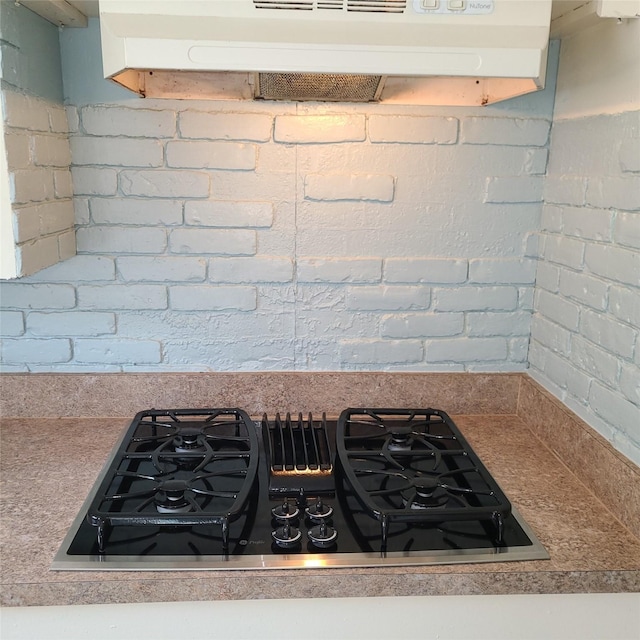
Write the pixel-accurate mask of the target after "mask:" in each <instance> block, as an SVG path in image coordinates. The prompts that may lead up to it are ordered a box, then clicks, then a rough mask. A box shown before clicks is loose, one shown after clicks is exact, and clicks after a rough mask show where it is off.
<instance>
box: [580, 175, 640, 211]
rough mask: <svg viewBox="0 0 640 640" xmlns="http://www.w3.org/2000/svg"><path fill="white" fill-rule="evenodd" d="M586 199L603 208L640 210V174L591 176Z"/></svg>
mask: <svg viewBox="0 0 640 640" xmlns="http://www.w3.org/2000/svg"><path fill="white" fill-rule="evenodd" d="M586 201H587V203H588V204H590V205H591V206H593V207H601V208H603V209H607V208H613V209H624V210H626V211H639V210H640V176H629V177H624V178H613V177H606V178H590V179H589V184H588V185H587V196H586Z"/></svg>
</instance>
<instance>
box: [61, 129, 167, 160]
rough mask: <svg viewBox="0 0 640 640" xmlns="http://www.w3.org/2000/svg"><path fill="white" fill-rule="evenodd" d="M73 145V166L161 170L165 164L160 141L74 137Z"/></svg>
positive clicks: (71, 140) (71, 141)
mask: <svg viewBox="0 0 640 640" xmlns="http://www.w3.org/2000/svg"><path fill="white" fill-rule="evenodd" d="M70 145H71V154H72V157H73V164H74V165H86V164H92V165H106V166H119V167H160V166H162V163H163V152H162V145H161V143H160V142H158V141H157V140H148V139H136V138H107V137H94V136H72V137H71V138H70Z"/></svg>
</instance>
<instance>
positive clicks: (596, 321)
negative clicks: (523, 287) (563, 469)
mask: <svg viewBox="0 0 640 640" xmlns="http://www.w3.org/2000/svg"><path fill="white" fill-rule="evenodd" d="M639 135H640V112H638V111H635V112H628V113H624V114H621V115H602V116H592V117H588V118H580V119H576V120H564V121H560V122H555V123H554V125H553V131H552V134H551V154H550V164H549V172H548V175H547V178H546V182H545V189H544V198H545V212H546V215H545V216H544V217H543V220H544V221H545V223H544V224H543V228H542V233H541V240H542V241H541V252H540V263H539V266H538V273H537V282H536V305H535V316H534V318H533V323H532V327H531V356H530V363H531V373H532V375H534V377H536V378H537V379H539V380H540V382H542V383H543V384H544V385H545V386H547V387H548V388H550V389H551V390H552V391H553V392H554V393H555V394H556V395H558V396H559V397H560V398H561V399H562V400H563V401H564V402H566V404H567V405H568V406H569V407H570V408H571V409H573V410H574V411H576V412H577V413H578V414H579V415H581V417H583V418H584V419H585V420H586V421H587V422H589V423H590V424H592V425H594V426H596V428H597V429H598V430H599V431H600V432H601V433H602V434H603V435H604V436H605V437H607V438H609V439H610V440H611V441H612V442H613V444H614V445H615V446H616V447H617V448H618V449H619V450H621V451H622V452H623V453H625V454H626V455H628V456H629V457H630V458H631V459H633V460H634V461H636V462H640V240H639V239H640V180H639V179H640V176H639V175H638V174H639V173H640V164H639V162H638V157H639V156H640V154H638V142H637V141H638V136H639ZM634 154H635V157H634Z"/></svg>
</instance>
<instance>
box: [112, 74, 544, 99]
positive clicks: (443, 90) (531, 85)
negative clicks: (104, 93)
mask: <svg viewBox="0 0 640 640" xmlns="http://www.w3.org/2000/svg"><path fill="white" fill-rule="evenodd" d="M260 75H262V74H259V73H254V72H241V71H176V70H164V69H155V70H138V69H127V70H126V71H123V72H121V73H118V74H116V75H114V76H113V77H112V80H114V81H115V82H117V83H119V84H121V85H122V86H124V87H126V88H127V89H130V90H131V91H134V92H135V93H138V94H140V95H141V96H143V97H146V98H177V99H194V100H253V99H261V98H263V99H272V100H273V99H281V100H317V101H327V102H328V101H333V102H337V101H340V102H368V101H373V102H381V103H386V104H406V105H411V104H415V105H420V104H422V105H435V106H437V105H442V106H464V105H486V104H491V103H494V102H499V101H501V100H506V99H508V98H513V97H516V96H519V95H523V94H526V93H531V92H533V91H538V90H539V89H541V88H542V86H540V85H539V84H537V83H536V81H535V80H533V79H530V78H476V77H449V76H445V77H441V76H429V77H415V76H410V77H403V76H378V77H377V78H379V83H376V86H377V90H376V91H375V92H374V96H373V97H372V98H368V99H364V98H362V99H358V98H357V97H355V96H354V95H353V92H350V93H349V94H346V93H343V94H340V93H338V92H335V93H334V97H330V96H329V95H328V94H327V92H326V91H325V92H324V93H323V92H322V90H320V92H319V93H318V95H316V96H313V95H310V94H309V93H307V94H306V95H300V94H298V95H295V94H294V93H292V94H291V95H288V96H285V95H282V96H279V97H278V96H273V95H267V96H264V95H260V91H259V89H260V86H261V82H260ZM269 75H283V76H287V77H289V78H290V77H291V76H296V75H297V76H299V78H300V80H301V81H304V80H306V79H308V78H309V75H310V74H292V73H287V74H269ZM324 75H325V76H326V75H327V74H324ZM344 77H345V76H340V78H339V80H342V78H344ZM347 77H348V76H347ZM359 77H361V76H359ZM372 77H374V76H372ZM262 84H264V83H262ZM306 84H307V85H308V84H309V83H308V82H306Z"/></svg>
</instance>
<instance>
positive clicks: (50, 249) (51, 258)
mask: <svg viewBox="0 0 640 640" xmlns="http://www.w3.org/2000/svg"><path fill="white" fill-rule="evenodd" d="M16 253H17V262H18V264H20V274H21V275H23V276H27V275H31V274H32V273H36V272H37V271H40V270H41V269H45V268H46V267H50V266H51V265H53V264H56V262H59V261H60V255H59V253H58V238H57V237H56V236H45V237H42V238H36V239H35V240H31V241H30V242H26V243H25V244H21V245H20V246H19V247H18V248H17V252H16Z"/></svg>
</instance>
